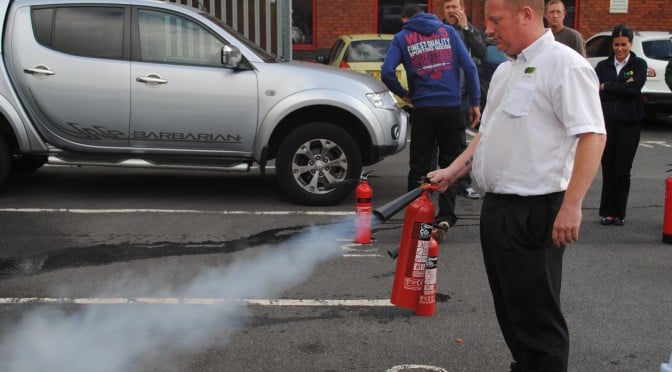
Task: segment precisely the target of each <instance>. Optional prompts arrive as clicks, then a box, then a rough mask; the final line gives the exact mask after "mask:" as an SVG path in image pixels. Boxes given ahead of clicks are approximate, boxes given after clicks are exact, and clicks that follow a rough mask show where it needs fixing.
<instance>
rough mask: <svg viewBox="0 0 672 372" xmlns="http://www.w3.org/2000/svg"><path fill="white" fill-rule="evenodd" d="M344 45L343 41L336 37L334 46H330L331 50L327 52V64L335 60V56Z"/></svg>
mask: <svg viewBox="0 0 672 372" xmlns="http://www.w3.org/2000/svg"><path fill="white" fill-rule="evenodd" d="M344 46H345V43H344V42H343V40H341V39H338V41H336V43H335V44H334V46H332V47H331V51H330V52H329V59H328V60H327V64H331V63H332V62H334V60H336V57H338V55H339V54H340V53H341V50H343V47H344Z"/></svg>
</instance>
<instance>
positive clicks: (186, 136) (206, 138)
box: [131, 131, 242, 143]
mask: <svg viewBox="0 0 672 372" xmlns="http://www.w3.org/2000/svg"><path fill="white" fill-rule="evenodd" d="M131 139H133V140H141V141H181V142H220V143H242V137H241V136H240V135H233V134H227V135H223V134H214V133H179V132H142V131H135V132H133V133H132V134H131Z"/></svg>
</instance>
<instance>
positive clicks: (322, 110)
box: [267, 105, 372, 164]
mask: <svg viewBox="0 0 672 372" xmlns="http://www.w3.org/2000/svg"><path fill="white" fill-rule="evenodd" d="M312 122H326V123H330V124H333V125H335V126H337V127H339V128H341V129H343V130H345V131H346V132H347V133H348V134H349V135H350V136H351V137H352V138H353V139H354V140H355V142H356V143H357V146H358V148H359V151H360V155H361V157H362V162H363V163H365V164H368V163H369V162H370V159H371V156H370V153H371V146H372V144H371V139H370V135H369V133H368V132H367V130H366V128H365V127H364V125H363V124H362V122H361V121H360V120H359V119H358V118H357V117H355V116H354V115H353V114H351V113H350V112H348V111H346V110H343V109H341V108H338V107H334V106H329V105H314V106H308V107H302V108H301V109H298V110H296V111H294V112H292V113H290V114H289V115H287V116H285V117H284V118H283V119H282V120H281V121H280V122H279V123H278V125H277V126H276V127H275V130H274V131H273V133H272V134H271V137H270V139H269V141H268V153H267V154H268V158H269V159H274V158H275V157H276V156H277V153H278V148H279V146H280V143H281V142H282V140H283V139H284V138H285V137H286V136H287V135H288V134H289V133H290V132H291V131H293V130H295V129H297V128H299V127H301V126H303V125H305V124H308V123H312Z"/></svg>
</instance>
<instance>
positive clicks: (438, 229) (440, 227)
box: [434, 221, 450, 243]
mask: <svg viewBox="0 0 672 372" xmlns="http://www.w3.org/2000/svg"><path fill="white" fill-rule="evenodd" d="M449 229H450V224H449V223H448V221H441V222H439V223H438V224H436V226H434V240H436V242H437V243H441V242H442V241H443V239H444V238H445V237H446V234H447V233H448V230H449Z"/></svg>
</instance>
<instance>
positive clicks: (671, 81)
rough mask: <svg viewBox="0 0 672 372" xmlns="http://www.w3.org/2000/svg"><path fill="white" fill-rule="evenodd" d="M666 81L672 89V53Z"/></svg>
mask: <svg viewBox="0 0 672 372" xmlns="http://www.w3.org/2000/svg"><path fill="white" fill-rule="evenodd" d="M665 82H666V83H667V87H668V88H670V90H672V55H670V60H669V61H668V62H667V66H666V67H665Z"/></svg>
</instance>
